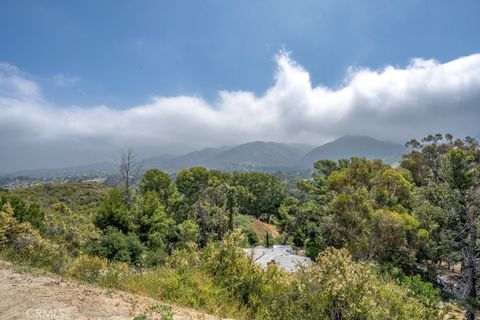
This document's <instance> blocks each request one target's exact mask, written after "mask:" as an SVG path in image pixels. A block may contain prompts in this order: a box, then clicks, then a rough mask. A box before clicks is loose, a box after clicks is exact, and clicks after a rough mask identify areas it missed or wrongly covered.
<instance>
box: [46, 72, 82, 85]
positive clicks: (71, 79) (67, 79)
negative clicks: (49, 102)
mask: <svg viewBox="0 0 480 320" xmlns="http://www.w3.org/2000/svg"><path fill="white" fill-rule="evenodd" d="M52 80H53V83H54V84H55V85H56V86H59V87H71V86H73V85H75V84H77V83H78V82H79V81H80V77H79V76H68V75H65V74H63V73H58V74H56V75H54V76H53V77H52Z"/></svg>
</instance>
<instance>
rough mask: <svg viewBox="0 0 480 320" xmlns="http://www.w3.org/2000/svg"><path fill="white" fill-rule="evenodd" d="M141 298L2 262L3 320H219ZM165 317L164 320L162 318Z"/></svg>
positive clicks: (0, 310) (0, 312)
mask: <svg viewBox="0 0 480 320" xmlns="http://www.w3.org/2000/svg"><path fill="white" fill-rule="evenodd" d="M167 309H168V305H166V304H164V303H162V302H159V301H156V300H153V299H150V298H147V297H142V296H138V295H133V294H129V293H125V292H121V291H115V290H108V289H101V288H97V287H92V286H89V285H83V284H79V283H77V282H74V281H71V280H66V279H63V278H61V277H59V276H55V275H48V276H44V275H41V276H39V275H31V274H28V273H23V272H19V271H16V270H15V269H14V268H13V267H12V266H11V264H9V263H7V262H4V261H0V319H2V320H7V319H8V320H10V319H12V320H13V319H34V320H67V319H81V320H87V319H88V320H107V319H108V320H123V319H134V318H135V317H138V316H140V315H146V316H147V317H146V318H139V319H142V320H143V319H148V320H151V319H176V320H184V319H185V320H187V319H205V320H210V319H212V320H213V319H218V318H216V317H213V316H210V315H205V314H202V313H200V312H198V311H194V310H191V309H186V308H180V307H176V306H173V308H172V310H171V312H169V311H166V310H167ZM172 316H173V317H172ZM162 317H163V318H162Z"/></svg>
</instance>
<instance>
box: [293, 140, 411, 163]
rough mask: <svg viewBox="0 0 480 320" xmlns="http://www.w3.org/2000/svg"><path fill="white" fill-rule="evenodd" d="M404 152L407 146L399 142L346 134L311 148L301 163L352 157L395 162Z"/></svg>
mask: <svg viewBox="0 0 480 320" xmlns="http://www.w3.org/2000/svg"><path fill="white" fill-rule="evenodd" d="M404 152H405V147H404V146H402V145H401V144H398V143H394V142H390V141H382V140H378V139H375V138H372V137H369V136H363V135H346V136H343V137H340V138H338V139H336V140H334V141H331V142H328V143H325V144H324V145H322V146H320V147H317V148H315V149H313V150H311V151H310V152H309V153H307V154H306V155H305V156H304V157H303V158H302V160H301V161H300V162H299V165H301V166H308V167H311V166H312V165H313V163H314V162H316V161H318V160H324V159H325V160H339V159H342V158H346V159H348V158H351V157H364V158H369V159H380V160H383V161H385V162H387V163H394V162H396V161H398V159H400V157H401V155H402V154H403V153H404Z"/></svg>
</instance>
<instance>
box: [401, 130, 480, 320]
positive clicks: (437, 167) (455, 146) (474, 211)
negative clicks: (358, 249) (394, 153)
mask: <svg viewBox="0 0 480 320" xmlns="http://www.w3.org/2000/svg"><path fill="white" fill-rule="evenodd" d="M407 145H409V146H411V147H412V148H413V150H412V151H411V152H410V153H409V154H407V155H405V156H404V158H403V160H402V163H401V165H402V166H403V167H405V168H408V169H409V170H410V171H411V172H412V173H413V176H414V177H415V182H416V183H417V185H419V186H421V188H422V193H423V194H426V195H427V196H428V197H426V198H424V199H426V200H427V201H428V202H430V205H429V208H430V210H429V211H431V212H432V213H433V212H435V211H438V210H440V211H441V212H443V214H441V215H439V214H435V215H434V216H432V217H431V218H430V220H431V221H430V223H432V225H433V226H434V228H433V231H436V232H437V234H439V235H440V236H438V237H437V239H438V241H439V243H438V244H437V247H440V249H439V250H440V251H443V252H450V251H453V252H455V251H456V253H457V254H456V255H454V254H442V255H441V256H442V257H445V256H451V257H454V258H455V257H456V259H457V260H456V261H455V260H453V261H452V262H454V263H455V262H460V263H461V266H462V268H461V270H462V276H463V279H464V283H465V296H466V297H467V298H469V299H471V300H472V301H476V299H477V291H476V286H477V276H478V254H479V248H478V243H477V242H478V224H479V222H480V213H479V205H480V199H479V198H480V174H479V170H480V148H479V146H478V143H477V141H476V140H475V139H473V138H471V137H466V138H465V139H463V140H460V139H456V140H454V139H453V136H452V135H450V134H447V135H445V137H443V136H442V135H440V134H436V135H430V136H428V137H426V138H424V139H422V141H421V143H420V142H417V141H415V140H412V141H410V142H409V143H408V144H407ZM437 195H442V196H441V197H440V198H439V197H438V196H437ZM417 203H418V201H417ZM417 203H414V205H417ZM421 205H422V209H425V208H428V207H427V206H425V204H421ZM432 208H433V209H435V208H437V209H435V210H431V209H432ZM452 213H453V214H452ZM432 218H433V219H432ZM445 218H446V219H448V220H447V222H446V223H445V222H444V221H442V220H444V219H445ZM439 227H440V228H441V229H440V230H439V231H437V230H435V229H438V228H439ZM441 235H447V237H446V238H447V239H449V241H446V242H445V241H444V239H445V237H444V236H441ZM440 241H443V243H442V242H440ZM474 317H475V315H474V313H473V311H472V310H469V312H468V314H467V318H468V319H474Z"/></svg>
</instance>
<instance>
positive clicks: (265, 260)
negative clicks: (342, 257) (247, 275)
mask: <svg viewBox="0 0 480 320" xmlns="http://www.w3.org/2000/svg"><path fill="white" fill-rule="evenodd" d="M243 251H244V252H245V253H246V254H247V255H249V256H250V257H252V259H253V261H254V262H255V263H257V264H258V265H260V266H262V267H265V268H266V267H267V266H268V264H269V263H275V264H276V265H277V266H279V267H280V268H282V269H284V270H285V271H288V272H294V271H296V270H297V269H298V268H299V266H300V265H309V264H311V263H312V260H311V259H310V258H308V257H304V256H298V255H295V254H294V251H293V249H292V247H291V246H277V245H275V246H273V248H265V247H255V248H248V249H243Z"/></svg>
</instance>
